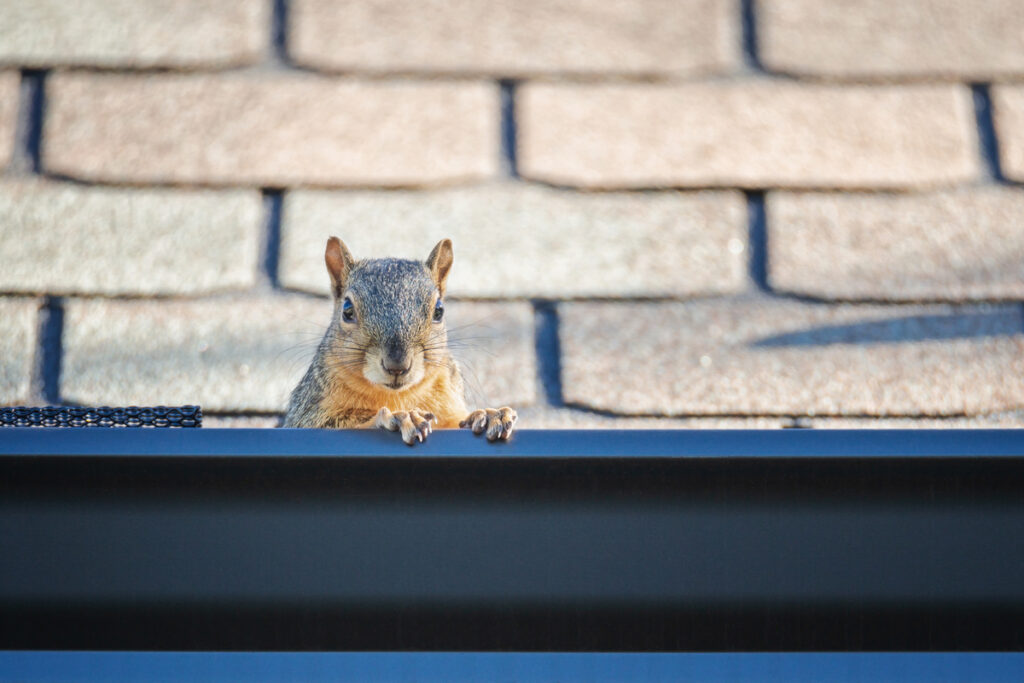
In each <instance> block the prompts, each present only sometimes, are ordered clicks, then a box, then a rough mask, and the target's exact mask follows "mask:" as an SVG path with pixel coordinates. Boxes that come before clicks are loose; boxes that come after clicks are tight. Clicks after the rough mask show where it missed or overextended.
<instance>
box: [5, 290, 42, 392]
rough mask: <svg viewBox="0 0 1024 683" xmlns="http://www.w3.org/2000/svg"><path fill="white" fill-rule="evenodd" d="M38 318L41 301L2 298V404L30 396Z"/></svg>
mask: <svg viewBox="0 0 1024 683" xmlns="http://www.w3.org/2000/svg"><path fill="white" fill-rule="evenodd" d="M38 321H39V301H37V300H35V299H23V298H20V297H19V298H3V299H0V405H16V404H21V403H24V402H25V401H27V400H28V395H29V387H30V382H31V378H32V363H33V360H34V358H35V352H36V344H37V340H36V328H37V325H38Z"/></svg>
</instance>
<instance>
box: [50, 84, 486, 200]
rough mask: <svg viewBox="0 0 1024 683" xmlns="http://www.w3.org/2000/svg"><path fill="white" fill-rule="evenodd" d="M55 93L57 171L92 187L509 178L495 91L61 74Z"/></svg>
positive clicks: (477, 87)
mask: <svg viewBox="0 0 1024 683" xmlns="http://www.w3.org/2000/svg"><path fill="white" fill-rule="evenodd" d="M47 96H48V102H47V108H46V121H45V129H44V136H43V166H44V168H45V169H46V170H47V171H49V172H54V173H59V174H64V175H68V176H71V177H75V178H82V179H86V180H93V181H105V182H121V183H194V184H210V185H260V186H267V187H282V186H292V185H325V186H333V185H386V186H396V185H399V186H400V185H423V184H437V183H443V182H454V181H460V180H467V179H474V178H480V177H486V176H489V175H493V174H494V173H496V172H497V169H498V162H499V153H498V144H499V135H498V120H499V116H498V104H499V103H498V89H497V86H495V85H493V84H490V83H482V82H455V81H452V82H411V81H357V80H350V79H327V78H320V77H314V76H308V75H298V76H295V75H288V76H285V75H264V76H263V77H260V76H259V75H256V74H230V75H159V76H136V75H112V74H95V73H59V74H56V75H54V76H53V77H51V78H50V79H48V82H47Z"/></svg>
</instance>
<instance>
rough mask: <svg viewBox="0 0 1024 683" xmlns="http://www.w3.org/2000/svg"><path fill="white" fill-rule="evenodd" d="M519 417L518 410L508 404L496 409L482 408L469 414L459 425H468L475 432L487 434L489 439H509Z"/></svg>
mask: <svg viewBox="0 0 1024 683" xmlns="http://www.w3.org/2000/svg"><path fill="white" fill-rule="evenodd" d="M518 417H519V416H518V415H516V411H514V410H512V409H511V408H509V407H508V406H504V407H502V408H498V409H496V410H495V409H494V408H481V409H479V410H474V411H473V412H472V413H470V414H469V415H467V416H466V417H465V419H463V420H462V421H461V422H459V426H460V427H463V428H467V427H468V428H469V429H471V430H473V433H474V434H485V435H486V437H487V440H488V441H507V440H508V438H509V437H510V436H511V435H512V429H513V428H514V427H515V424H516V420H517V419H518Z"/></svg>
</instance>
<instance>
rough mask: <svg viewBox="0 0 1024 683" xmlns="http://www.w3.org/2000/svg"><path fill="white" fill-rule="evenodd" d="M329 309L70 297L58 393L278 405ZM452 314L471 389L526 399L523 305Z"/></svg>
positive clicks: (527, 348) (528, 321)
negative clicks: (59, 391)
mask: <svg viewBox="0 0 1024 683" xmlns="http://www.w3.org/2000/svg"><path fill="white" fill-rule="evenodd" d="M330 316H331V304H330V303H329V302H328V301H327V300H324V299H313V298H309V297H297V296H267V297H244V298H221V299H208V300H200V301H165V302H154V301H145V300H142V301H103V300H69V301H68V302H67V303H66V304H65V314H64V338H63V343H64V349H65V354H64V362H63V367H62V372H61V395H62V397H63V398H64V400H67V401H70V402H73V403H82V404H87V405H108V404H109V405H174V404H199V405H202V406H203V408H204V409H206V410H210V411H212V412H218V411H220V412H245V411H254V412H283V411H284V407H285V406H286V404H287V400H288V396H289V394H290V393H291V390H292V389H293V388H294V387H295V385H296V383H297V382H298V381H299V379H300V378H301V376H302V374H303V373H304V372H305V370H306V368H307V367H308V366H309V362H310V359H311V358H312V357H313V353H314V352H315V350H316V346H317V344H318V343H319V341H320V339H321V337H322V336H323V333H324V330H325V329H326V328H327V324H328V322H329V320H330ZM451 318H452V320H455V321H458V322H457V323H453V325H457V326H465V327H461V329H453V332H452V337H453V339H454V340H455V341H454V342H453V347H454V350H455V351H456V352H457V353H458V354H459V355H460V360H462V361H463V362H464V364H465V365H466V367H467V384H468V385H469V387H470V389H471V390H472V391H475V392H477V394H478V395H481V396H483V397H485V398H490V399H492V400H493V401H495V402H514V403H517V404H518V403H529V402H530V400H532V398H533V391H534V388H533V378H534V376H535V374H536V373H535V370H534V365H533V346H532V330H533V321H532V316H531V312H530V308H529V306H527V305H525V304H515V305H512V306H502V307H477V306H467V307H466V310H465V311H460V310H458V307H455V306H453V314H452V316H451ZM459 340H462V341H459ZM484 363H485V364H486V366H485V367H486V372H484V371H483V368H482V366H483V365H484Z"/></svg>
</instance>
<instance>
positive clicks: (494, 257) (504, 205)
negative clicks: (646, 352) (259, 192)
mask: <svg viewBox="0 0 1024 683" xmlns="http://www.w3.org/2000/svg"><path fill="white" fill-rule="evenodd" d="M746 224H747V210H746V205H745V202H744V199H743V196H742V195H741V194H739V193H738V192H697V193H684V192H664V193H654V194H642V195H639V194H631V193H610V194H581V193H577V192H566V191H562V190H554V189H549V188H544V187H536V186H529V185H525V184H523V183H501V184H495V185H488V186H479V187H473V188H465V189H461V188H460V189H452V190H440V191H428V192H415V191H413V192H397V191H396V192H372V191H365V192H326V191H305V192H303V191H300V192H294V193H289V195H288V196H287V197H286V199H285V205H284V218H283V229H282V238H281V262H280V268H279V271H280V280H281V283H282V284H283V285H284V286H286V287H293V288H297V289H303V290H307V291H312V292H316V293H326V292H327V284H328V280H327V274H326V271H325V268H324V245H325V242H326V240H327V237H328V236H330V235H338V236H340V237H341V238H342V239H343V240H345V242H346V244H347V245H348V246H349V248H350V249H351V250H352V252H353V254H354V255H355V256H356V258H361V257H366V256H385V255H387V256H399V257H403V258H416V259H424V258H426V256H427V254H428V253H429V251H430V249H431V248H432V247H433V246H434V244H435V243H436V242H437V241H438V240H440V239H443V238H445V237H449V238H452V240H453V241H454V243H455V250H456V258H455V267H454V269H453V271H452V275H451V279H450V282H449V287H450V291H451V293H452V294H453V295H454V296H468V297H509V296H518V297H553V298H557V297H586V296H599V297H615V298H621V297H630V296H690V295H694V294H711V293H729V292H736V291H739V290H741V289H742V288H743V287H744V286H745V284H746V261H747V257H746V253H745V251H746V237H747V235H746V233H747V226H746ZM411 236H416V239H411Z"/></svg>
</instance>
